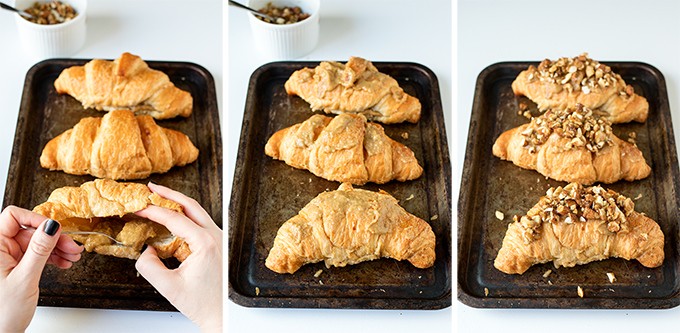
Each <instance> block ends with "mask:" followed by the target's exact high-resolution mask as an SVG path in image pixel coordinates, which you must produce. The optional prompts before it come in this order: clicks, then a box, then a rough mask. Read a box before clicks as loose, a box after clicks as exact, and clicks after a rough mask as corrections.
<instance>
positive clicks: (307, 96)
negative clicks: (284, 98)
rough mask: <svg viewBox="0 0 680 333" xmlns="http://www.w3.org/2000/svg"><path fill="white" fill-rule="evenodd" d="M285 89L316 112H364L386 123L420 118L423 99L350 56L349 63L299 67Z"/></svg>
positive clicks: (328, 63) (325, 62)
mask: <svg viewBox="0 0 680 333" xmlns="http://www.w3.org/2000/svg"><path fill="white" fill-rule="evenodd" d="M285 88H286V92H287V93H288V94H289V95H298V96H300V97H301V98H302V99H304V100H305V101H307V102H308V103H309V104H310V106H311V108H312V110H314V111H316V110H323V111H324V112H326V113H336V114H341V113H355V114H362V115H364V116H365V117H366V118H368V119H369V120H371V121H377V122H381V123H385V124H394V123H401V122H405V121H408V122H412V123H415V122H417V121H418V120H419V119H420V109H421V106H420V101H419V100H418V99H417V98H415V97H413V96H411V95H409V94H407V93H405V92H404V90H403V89H402V88H401V87H399V84H398V83H397V81H396V80H395V79H394V78H392V77H390V76H389V75H387V74H383V73H380V72H379V71H378V69H377V68H375V66H373V64H372V63H371V62H370V61H368V60H366V59H362V58H359V57H351V58H350V59H349V61H348V62H347V63H346V64H341V63H338V62H328V61H323V62H321V63H320V64H319V66H317V67H315V68H303V69H301V70H298V71H296V72H295V73H293V75H291V76H290V78H289V79H288V81H286V83H285Z"/></svg>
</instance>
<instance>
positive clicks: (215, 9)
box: [0, 0, 223, 333]
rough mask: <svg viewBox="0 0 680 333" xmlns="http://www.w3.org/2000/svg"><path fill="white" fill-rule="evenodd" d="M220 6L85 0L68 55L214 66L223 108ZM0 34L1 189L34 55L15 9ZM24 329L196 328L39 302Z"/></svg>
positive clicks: (181, 320) (215, 1)
mask: <svg viewBox="0 0 680 333" xmlns="http://www.w3.org/2000/svg"><path fill="white" fill-rule="evenodd" d="M221 13H222V1H221V0H162V1H161V0H96V1H88V10H87V29H88V30H87V41H86V43H85V46H84V47H83V49H82V50H81V51H80V52H78V53H77V54H75V55H73V57H74V58H86V59H90V58H109V59H110V58H116V57H118V56H119V55H120V54H121V53H123V52H125V51H127V52H131V53H133V54H137V55H140V56H141V57H142V58H143V59H146V60H168V61H188V62H194V63H197V64H199V65H201V66H203V67H205V68H206V69H208V71H210V72H211V73H212V75H213V77H214V79H215V84H216V89H217V92H218V105H219V109H220V112H222V98H221V96H222V94H221V93H220V92H221V91H222V38H223V35H222V28H223V26H222V15H221ZM0 40H1V41H2V45H3V50H2V52H0V193H4V190H5V180H6V179H7V169H8V166H9V159H10V156H11V152H12V142H13V140H14V130H15V127H16V119H17V114H18V111H19V104H20V100H21V93H22V90H23V85H24V78H25V75H26V72H27V71H28V69H29V68H30V67H31V66H33V65H34V64H35V63H36V62H37V60H36V59H33V58H31V57H29V56H27V55H26V54H24V53H23V50H21V48H20V47H21V46H20V43H19V40H18V38H17V33H16V27H15V25H14V16H13V14H10V13H9V12H6V11H2V12H0ZM0 195H1V194H0ZM29 208H32V207H29ZM1 301H2V302H8V301H10V300H1ZM28 331H29V332H72V333H76V332H99V333H104V332H113V333H120V332H152V331H164V332H192V331H197V328H196V327H195V326H194V325H193V324H192V323H191V322H190V321H189V320H188V319H187V318H185V317H184V316H183V315H181V314H180V313H178V312H149V311H120V310H97V309H94V310H90V309H69V308H51V307H40V308H38V311H37V313H36V315H35V317H34V319H33V322H32V323H31V325H30V326H29V329H28Z"/></svg>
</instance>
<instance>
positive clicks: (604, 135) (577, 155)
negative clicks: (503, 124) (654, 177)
mask: <svg viewBox="0 0 680 333" xmlns="http://www.w3.org/2000/svg"><path fill="white" fill-rule="evenodd" d="M493 154H494V156H497V157H500V158H501V159H502V160H508V161H512V162H513V163H514V164H515V165H517V166H519V167H522V168H524V169H530V170H536V171H538V172H539V173H540V174H542V175H544V176H546V177H550V178H552V179H555V180H561V181H567V182H578V183H581V184H584V185H589V184H592V183H594V182H602V183H607V184H610V183H614V182H616V181H619V180H621V179H625V180H628V181H633V180H638V179H643V178H645V177H647V176H649V174H650V173H651V168H650V167H649V165H647V162H645V158H644V156H643V155H642V152H641V151H640V149H638V148H637V147H636V146H635V145H634V144H631V143H629V142H625V141H623V140H621V139H619V138H618V137H616V136H615V135H614V134H613V133H612V129H611V125H610V123H609V122H608V121H607V120H606V119H603V118H599V117H597V116H596V115H594V114H593V111H591V110H590V109H588V108H587V107H584V106H582V105H580V104H577V105H576V106H575V107H573V108H567V109H563V110H556V109H551V110H548V111H546V113H544V114H542V115H541V116H539V117H536V118H532V120H531V122H530V123H529V124H524V125H521V126H519V127H516V128H513V129H510V130H508V131H505V132H503V133H502V134H501V135H500V136H499V137H498V139H496V142H495V143H494V145H493Z"/></svg>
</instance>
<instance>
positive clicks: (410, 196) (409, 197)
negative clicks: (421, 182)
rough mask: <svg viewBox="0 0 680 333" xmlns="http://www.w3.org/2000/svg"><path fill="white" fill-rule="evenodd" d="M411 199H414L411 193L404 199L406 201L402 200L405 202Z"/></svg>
mask: <svg viewBox="0 0 680 333" xmlns="http://www.w3.org/2000/svg"><path fill="white" fill-rule="evenodd" d="M413 197H414V196H413V193H411V195H409V196H408V198H406V199H404V200H405V201H409V200H411V199H413Z"/></svg>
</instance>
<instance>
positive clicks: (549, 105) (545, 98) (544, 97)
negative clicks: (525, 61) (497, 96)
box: [512, 53, 649, 123]
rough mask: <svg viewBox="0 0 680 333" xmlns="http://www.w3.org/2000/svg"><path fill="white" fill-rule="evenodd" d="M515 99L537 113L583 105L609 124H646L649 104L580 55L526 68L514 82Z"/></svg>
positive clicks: (616, 77) (606, 69)
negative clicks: (531, 103)
mask: <svg viewBox="0 0 680 333" xmlns="http://www.w3.org/2000/svg"><path fill="white" fill-rule="evenodd" d="M512 91H513V92H514V93H515V95H518V96H519V95H524V96H527V97H528V98H529V99H531V100H532V101H534V102H535V103H536V104H537V105H538V108H539V109H540V110H546V109H555V108H557V109H564V108H567V107H574V106H575V105H576V104H583V105H584V106H586V107H588V108H590V109H593V110H595V109H597V110H598V111H599V112H602V116H604V117H605V118H607V120H609V121H610V122H612V123H627V122H629V121H632V120H635V121H638V122H644V121H645V120H647V113H648V112H649V103H647V100H646V99H645V98H644V97H642V96H640V95H637V94H635V92H634V89H633V87H632V86H630V85H627V84H626V82H625V81H624V80H623V78H621V76H620V75H619V74H616V73H614V72H612V70H611V68H610V67H609V66H607V65H604V64H601V63H599V62H597V61H595V60H592V59H590V58H588V54H587V53H583V54H581V55H580V56H578V57H575V58H560V59H558V60H557V61H551V60H549V59H546V60H543V62H541V64H540V65H538V68H536V67H534V66H529V69H527V70H525V71H523V72H521V73H520V74H519V75H518V76H517V78H516V79H515V81H514V82H512Z"/></svg>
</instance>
